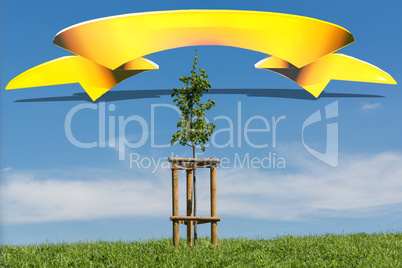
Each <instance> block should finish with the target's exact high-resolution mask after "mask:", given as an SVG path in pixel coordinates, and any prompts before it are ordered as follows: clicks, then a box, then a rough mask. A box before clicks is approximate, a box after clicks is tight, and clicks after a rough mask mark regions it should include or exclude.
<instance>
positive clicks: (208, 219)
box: [169, 216, 221, 222]
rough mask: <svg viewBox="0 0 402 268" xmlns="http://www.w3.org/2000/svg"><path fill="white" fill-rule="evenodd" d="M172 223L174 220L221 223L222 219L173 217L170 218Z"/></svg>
mask: <svg viewBox="0 0 402 268" xmlns="http://www.w3.org/2000/svg"><path fill="white" fill-rule="evenodd" d="M169 219H170V220H171V221H174V220H189V221H210V222H212V221H221V218H220V217H198V216H172V217H170V218H169Z"/></svg>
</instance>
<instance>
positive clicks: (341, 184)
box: [0, 0, 402, 244]
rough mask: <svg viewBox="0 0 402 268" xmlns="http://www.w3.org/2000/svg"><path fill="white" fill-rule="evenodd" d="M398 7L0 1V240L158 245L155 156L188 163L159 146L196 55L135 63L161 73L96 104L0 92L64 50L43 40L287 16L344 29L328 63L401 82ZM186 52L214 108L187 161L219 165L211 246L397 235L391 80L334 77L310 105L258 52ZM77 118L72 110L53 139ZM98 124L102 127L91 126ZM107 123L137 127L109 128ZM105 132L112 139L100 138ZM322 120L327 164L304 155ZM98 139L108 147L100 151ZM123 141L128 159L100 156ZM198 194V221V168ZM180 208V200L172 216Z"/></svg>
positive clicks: (399, 149)
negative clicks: (143, 25) (158, 20)
mask: <svg viewBox="0 0 402 268" xmlns="http://www.w3.org/2000/svg"><path fill="white" fill-rule="evenodd" d="M373 6H375V7H373ZM401 7H402V4H400V3H398V2H395V1H393V2H391V1H381V2H378V1H336V2H332V3H330V2H329V1H325V2H323V1H285V2H280V1H113V2H111V1H68V2H67V1H41V0H39V1H29V2H27V1H18V0H17V1H15V0H13V1H3V2H2V10H1V12H2V15H1V19H2V21H1V26H2V28H1V35H2V36H1V69H0V70H1V79H0V82H1V88H2V89H3V90H2V91H1V94H0V96H1V163H0V164H1V167H0V168H1V188H0V191H1V192H0V193H1V195H0V198H1V199H0V200H1V218H0V220H1V229H0V231H1V233H0V234H1V236H0V237H1V242H2V243H9V244H28V243H41V242H44V241H52V242H58V241H59V242H61V241H67V242H73V241H79V240H87V239H93V240H97V239H107V240H117V239H123V240H132V239H150V238H159V237H169V236H171V222H170V221H169V220H168V218H169V217H170V216H171V183H170V170H169V169H168V168H166V167H167V164H166V157H169V156H171V155H175V156H176V155H177V156H183V157H187V156H190V154H191V152H190V150H188V149H189V148H183V147H180V146H179V145H175V146H173V147H171V146H168V145H167V144H169V142H170V139H171V136H172V134H173V133H174V132H175V126H176V122H177V120H178V118H179V116H178V114H177V112H176V111H175V110H174V108H173V102H172V99H171V97H170V95H169V94H168V93H167V91H166V90H170V89H172V88H173V87H180V86H181V84H180V82H179V80H178V78H179V77H180V76H183V75H187V74H189V71H190V68H191V62H192V59H193V56H194V47H187V48H180V49H174V50H169V51H163V52H158V53H155V54H152V55H148V56H147V57H148V58H149V59H151V60H152V61H154V62H155V63H157V64H158V65H159V66H160V69H159V70H157V71H150V72H146V73H143V74H140V75H138V76H135V77H132V78H130V79H128V80H126V81H124V82H122V83H120V84H119V85H117V86H116V87H114V88H113V89H111V90H110V91H109V92H108V93H107V94H105V96H104V98H101V101H99V102H96V103H95V104H93V103H92V102H89V101H88V100H89V98H88V97H87V96H86V93H85V92H84V90H83V89H82V88H81V87H80V86H79V85H78V84H70V85H58V86H49V87H40V88H30V89H17V90H11V91H5V90H4V88H5V87H6V85H7V83H8V82H9V81H10V80H11V79H12V78H14V77H15V76H17V75H18V74H20V73H22V72H23V71H25V70H27V69H29V68H32V67H34V66H36V65H38V64H41V63H43V62H46V61H49V60H52V59H54V58H57V57H61V56H65V55H69V54H70V53H69V52H68V51H66V50H63V49H61V48H60V47H57V46H55V45H53V44H52V39H53V37H54V36H55V34H56V33H57V32H59V31H60V30H62V29H64V28H66V27H68V26H71V25H73V24H76V23H79V22H83V21H86V20H90V19H96V18H101V17H106V16H112V15H119V14H127V13H135V12H143V11H154V10H175V9H195V8H200V9H238V10H259V11H270V12H280V13H287V14H296V15H302V16H307V17H312V18H317V19H321V20H324V21H328V22H332V23H335V24H337V25H340V26H342V27H344V28H346V29H348V30H349V31H350V32H351V33H352V34H353V35H354V37H355V39H356V41H355V42H354V43H352V44H351V45H349V46H347V47H345V48H343V49H341V50H340V51H339V52H341V53H344V54H347V55H350V56H353V57H356V58H358V59H361V60H364V61H367V62H369V63H371V64H373V65H375V66H377V67H379V68H381V69H383V70H384V71H386V72H388V73H389V74H391V75H392V76H393V77H394V79H395V80H396V81H397V82H398V83H399V81H402V74H401V72H400V68H401V67H400V64H399V63H398V62H400V61H401V60H402V53H401V52H400V49H399V47H400V44H401V41H402V33H401V32H400V31H399V30H398V29H400V28H401V26H402V22H401V20H400V10H401ZM196 48H197V49H198V54H199V56H200V59H199V66H200V67H202V68H204V69H206V71H207V74H208V75H209V80H210V82H211V84H212V94H211V95H210V96H211V98H213V99H214V100H215V101H216V103H217V107H216V108H214V109H213V110H211V111H210V112H209V113H208V114H207V117H208V119H209V120H210V121H212V122H214V123H215V124H216V126H217V127H216V130H217V131H220V132H218V133H217V134H216V135H215V136H214V137H213V141H211V143H210V146H209V147H208V148H207V150H206V152H205V154H203V155H200V157H218V158H220V159H225V161H226V162H225V164H224V163H222V166H221V168H220V169H219V170H218V192H217V193H218V216H220V217H222V222H221V223H219V225H218V235H219V236H220V237H238V236H247V237H275V236H278V235H284V234H294V235H306V234H322V233H350V232H387V231H401V229H400V222H401V220H402V214H401V213H402V182H401V180H400V178H401V177H402V167H401V165H400V163H401V162H402V142H401V140H400V137H401V135H402V127H401V123H400V122H401V121H400V118H401V116H402V109H401V108H400V103H401V99H402V91H401V86H400V85H385V84H369V83H358V82H347V81H331V82H330V83H329V85H328V86H327V87H326V89H325V93H323V95H322V96H321V97H320V98H319V99H317V100H313V99H311V98H308V96H309V95H308V93H305V92H304V90H303V89H302V88H300V87H299V86H298V85H297V84H295V83H293V82H292V81H290V80H287V79H286V78H284V77H282V76H280V75H278V74H275V73H272V72H268V71H264V70H257V69H255V68H254V64H255V63H256V62H258V61H259V60H261V59H262V58H264V57H265V56H266V55H264V54H262V53H259V52H254V51H248V50H244V49H238V48H231V47H217V46H200V47H196ZM119 92H122V93H119ZM119 96H124V98H126V99H125V100H122V99H119ZM331 104H332V105H333V106H332V107H336V113H337V115H338V116H337V117H335V118H331V119H328V120H322V121H321V122H317V123H315V124H312V125H310V126H308V127H306V128H305V129H304V143H303V139H302V130H303V123H304V122H305V121H306V120H307V118H309V116H310V115H312V114H314V113H315V112H316V111H321V114H322V117H323V118H324V119H325V116H324V109H325V107H326V106H327V105H331ZM74 109H81V110H79V111H78V112H77V113H76V114H75V115H74V116H73V118H72V120H71V128H69V127H67V128H66V126H65V124H66V118H68V115H69V114H70V115H71V113H72V111H74ZM333 109H335V108H333ZM132 116H134V117H132ZM102 118H105V122H104V124H105V130H106V131H105V132H103V130H102V128H101V131H100V130H99V124H100V125H101V126H102V124H103V123H102V122H103V121H102V120H103V119H102ZM119 118H120V120H123V121H124V120H126V119H127V118H137V119H138V120H137V121H132V122H130V123H127V125H126V127H125V131H122V130H123V129H124V128H123V126H122V124H120V123H119V122H120V121H119ZM279 118H282V120H280V121H277V122H278V123H277V128H276V131H274V130H273V128H272V127H273V124H274V121H275V120H278V119H279ZM67 121H68V120H67ZM112 121H115V123H116V125H115V128H114V130H115V134H114V135H110V133H109V129H110V128H111V122H112ZM100 122H101V123H100ZM140 122H142V123H143V124H142V125H141V123H140ZM144 122H145V123H144ZM247 122H248V128H249V129H264V128H266V125H267V124H268V125H269V127H270V131H266V132H256V133H248V134H246V135H245V134H244V130H245V128H247V127H246V125H247ZM327 124H336V125H337V127H338V132H337V133H338V138H337V139H336V140H331V141H329V143H331V142H332V143H336V142H337V144H338V152H339V157H338V165H337V166H336V167H333V166H330V165H328V164H326V163H324V162H323V161H320V160H319V159H317V158H315V157H314V156H313V155H311V154H310V153H309V152H308V151H307V150H306V148H305V146H304V145H306V146H308V147H310V148H312V149H313V150H316V151H319V152H321V153H323V152H325V148H326V143H327V140H326V133H327V131H326V126H327ZM67 125H69V124H67ZM152 125H154V128H152ZM69 126H70V125H69ZM230 127H232V130H228V128H230ZM69 130H71V133H72V134H73V136H74V138H75V139H76V140H79V141H81V142H85V143H90V142H97V145H98V146H96V147H95V148H88V149H83V148H78V147H76V146H75V145H74V144H72V142H71V136H70V139H69V135H68V131H69ZM100 132H101V137H102V135H103V133H104V136H105V141H106V143H105V146H103V147H102V144H103V143H102V139H99V135H100V134H99V133H100ZM274 136H275V138H274ZM124 139H126V140H127V142H130V143H131V144H132V145H133V146H132V147H138V148H128V147H126V146H123V147H121V148H120V150H119V148H115V147H113V146H109V144H112V143H113V142H115V143H116V144H119V143H122V142H123V141H124ZM274 140H275V141H276V143H275V144H274ZM109 142H110V143H109ZM155 144H156V145H159V146H155ZM164 145H165V146H164ZM255 145H257V146H255ZM258 145H261V146H258ZM157 147H162V148H157ZM221 147H222V148H221ZM256 147H263V148H256ZM122 148H124V150H125V151H124V153H123V152H122V150H121V149H122ZM119 158H124V159H119ZM252 159H255V160H254V162H252ZM261 161H262V163H261ZM269 161H271V166H269V165H268V164H269ZM274 161H275V162H276V165H273V162H274ZM251 162H252V163H253V164H252V163H251ZM279 162H281V163H283V164H279V165H278V163H279ZM243 163H245V164H243ZM181 175H182V176H181V178H182V180H181V183H180V187H181V192H182V193H184V188H183V187H184V176H183V175H184V174H181ZM198 187H199V188H197V192H198V193H199V195H198V198H199V199H198V200H199V201H198V204H199V215H208V213H209V196H208V194H209V193H208V192H209V190H208V189H209V188H208V187H209V186H208V174H207V173H206V172H205V171H200V172H199V175H198ZM183 198H184V196H183V195H182V196H181V199H180V200H183ZM184 209H185V207H184V203H183V202H181V205H180V212H181V214H183V215H184V213H185V211H184ZM199 231H200V234H201V235H208V232H209V227H208V226H204V225H203V226H200V228H199ZM181 234H182V235H183V234H185V229H184V228H183V229H181Z"/></svg>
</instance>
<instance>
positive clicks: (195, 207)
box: [193, 145, 197, 246]
mask: <svg viewBox="0 0 402 268" xmlns="http://www.w3.org/2000/svg"><path fill="white" fill-rule="evenodd" d="M193 158H195V145H193ZM194 164H196V163H194ZM195 171H196V169H194V170H193V187H194V191H193V192H194V217H195V216H197V190H196V189H197V188H196V176H195ZM194 246H197V221H195V222H194Z"/></svg>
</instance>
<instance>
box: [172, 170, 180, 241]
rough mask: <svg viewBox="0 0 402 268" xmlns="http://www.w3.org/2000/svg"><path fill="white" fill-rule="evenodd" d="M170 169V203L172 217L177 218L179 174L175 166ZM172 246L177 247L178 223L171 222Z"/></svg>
mask: <svg viewBox="0 0 402 268" xmlns="http://www.w3.org/2000/svg"><path fill="white" fill-rule="evenodd" d="M173 168H174V169H172V203H173V208H172V210H173V216H179V174H178V170H177V164H173ZM173 246H175V247H179V222H178V221H177V220H174V221H173Z"/></svg>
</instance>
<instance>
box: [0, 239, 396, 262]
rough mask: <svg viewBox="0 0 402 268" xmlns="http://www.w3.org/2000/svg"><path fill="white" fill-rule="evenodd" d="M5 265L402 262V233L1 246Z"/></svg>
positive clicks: (0, 258)
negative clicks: (174, 242)
mask: <svg viewBox="0 0 402 268" xmlns="http://www.w3.org/2000/svg"><path fill="white" fill-rule="evenodd" d="M0 250H1V252H0V267H18V268H20V267H228V266H229V267H402V233H386V234H370V235H369V234H365V233H359V234H351V235H323V236H305V237H294V236H286V237H279V238H275V239H243V238H237V239H219V240H218V247H217V248H216V249H215V248H214V247H213V246H212V245H211V244H210V241H209V239H208V238H201V239H199V242H198V246H197V247H193V248H190V247H188V246H187V245H186V241H185V240H184V239H182V240H181V241H180V248H174V247H173V246H172V241H171V239H160V240H151V241H135V242H122V241H119V242H104V241H100V242H80V243H73V244H67V243H61V244H40V245H29V246H11V245H1V246H0Z"/></svg>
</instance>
